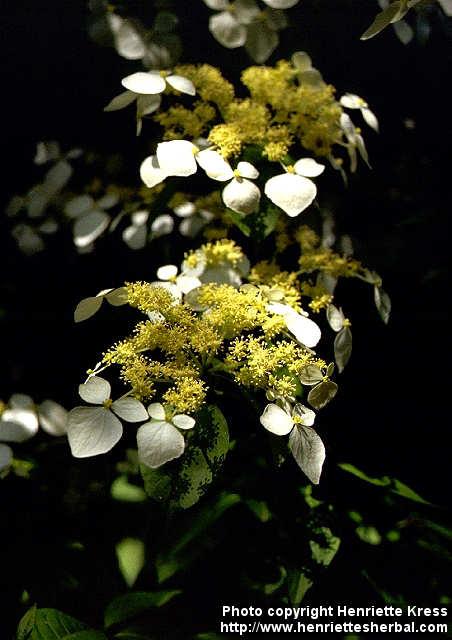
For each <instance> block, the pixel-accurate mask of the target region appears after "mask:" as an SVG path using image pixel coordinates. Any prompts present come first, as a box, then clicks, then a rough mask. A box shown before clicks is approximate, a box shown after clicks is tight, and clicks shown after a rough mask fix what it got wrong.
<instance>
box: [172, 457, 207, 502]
mask: <svg viewBox="0 0 452 640" xmlns="http://www.w3.org/2000/svg"><path fill="white" fill-rule="evenodd" d="M180 479H181V481H182V482H183V483H184V484H185V486H184V489H183V490H182V491H181V492H180V493H179V494H178V495H177V498H176V504H177V506H179V507H182V509H188V508H189V507H192V506H193V505H194V504H196V503H197V502H198V500H199V498H200V497H201V496H202V495H203V494H204V493H205V489H206V487H207V485H209V484H210V483H211V482H212V479H213V474H212V471H211V468H210V466H209V463H208V461H207V459H206V456H205V455H204V453H203V452H202V451H201V449H199V448H198V447H191V448H190V449H188V450H187V451H186V453H185V456H184V460H183V461H182V465H181V472H180Z"/></svg>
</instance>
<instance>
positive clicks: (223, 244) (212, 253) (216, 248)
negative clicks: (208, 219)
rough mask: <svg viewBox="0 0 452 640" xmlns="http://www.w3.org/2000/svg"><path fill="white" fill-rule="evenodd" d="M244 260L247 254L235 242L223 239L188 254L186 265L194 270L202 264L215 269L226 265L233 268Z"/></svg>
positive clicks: (208, 243)
mask: <svg viewBox="0 0 452 640" xmlns="http://www.w3.org/2000/svg"><path fill="white" fill-rule="evenodd" d="M244 259H245V254H244V253H243V251H242V249H241V248H240V247H239V246H238V245H237V244H236V243H235V242H234V240H229V239H227V238H222V239H221V240H217V242H207V243H206V244H203V245H202V246H201V247H200V248H199V249H196V250H195V251H190V252H189V253H187V254H186V256H185V263H186V265H187V266H189V267H192V268H195V267H197V266H198V264H199V263H200V262H202V263H203V264H205V265H206V266H207V267H215V266H217V265H222V264H225V263H227V264H230V265H231V267H237V266H238V265H239V263H241V262H242V261H243V260H244Z"/></svg>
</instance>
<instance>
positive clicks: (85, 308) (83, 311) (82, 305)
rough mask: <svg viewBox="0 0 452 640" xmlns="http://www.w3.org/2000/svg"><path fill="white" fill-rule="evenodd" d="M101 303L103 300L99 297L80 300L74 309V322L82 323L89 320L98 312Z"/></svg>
mask: <svg viewBox="0 0 452 640" xmlns="http://www.w3.org/2000/svg"><path fill="white" fill-rule="evenodd" d="M102 302H103V298H102V297H101V296H99V297H97V296H93V297H90V298H84V299H83V300H81V301H80V302H79V303H78V305H77V306H76V308H75V311H74V321H75V322H83V320H88V318H91V316H93V315H94V314H95V313H97V312H98V311H99V309H100V308H101V306H102Z"/></svg>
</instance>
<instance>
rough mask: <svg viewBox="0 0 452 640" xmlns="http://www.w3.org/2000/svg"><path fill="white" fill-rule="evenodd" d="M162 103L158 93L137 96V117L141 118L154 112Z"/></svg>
mask: <svg viewBox="0 0 452 640" xmlns="http://www.w3.org/2000/svg"><path fill="white" fill-rule="evenodd" d="M161 104H162V98H161V97H160V95H148V96H138V98H137V117H138V118H142V117H143V116H148V115H149V114H150V113H154V111H157V109H158V108H159V107H160V105H161Z"/></svg>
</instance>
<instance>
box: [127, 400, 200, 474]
mask: <svg viewBox="0 0 452 640" xmlns="http://www.w3.org/2000/svg"><path fill="white" fill-rule="evenodd" d="M148 412H149V416H150V418H151V420H150V421H149V422H146V423H145V424H143V425H141V427H140V428H139V429H138V431H137V444H138V458H139V460H140V462H142V463H143V464H145V465H146V466H148V467H151V469H157V468H158V467H161V466H162V465H163V464H165V463H166V462H169V461H170V460H174V459H175V458H179V457H180V456H181V455H182V454H183V452H184V449H185V439H184V436H183V435H182V433H181V430H182V431H186V430H187V429H192V428H193V427H194V426H195V420H194V418H192V417H190V416H187V415H185V414H177V415H175V416H173V417H172V418H171V419H167V418H166V413H165V409H164V407H163V405H162V404H160V403H159V402H154V403H152V404H150V405H149V407H148Z"/></svg>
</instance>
